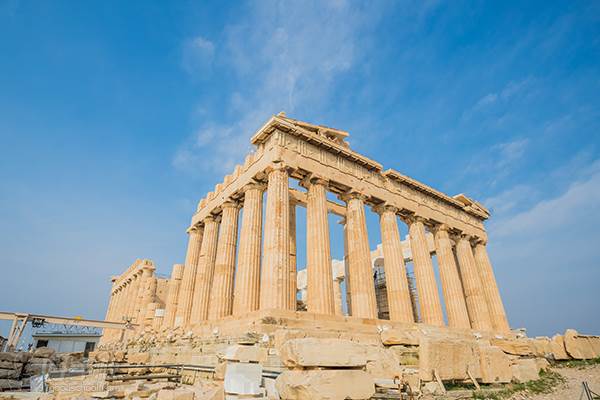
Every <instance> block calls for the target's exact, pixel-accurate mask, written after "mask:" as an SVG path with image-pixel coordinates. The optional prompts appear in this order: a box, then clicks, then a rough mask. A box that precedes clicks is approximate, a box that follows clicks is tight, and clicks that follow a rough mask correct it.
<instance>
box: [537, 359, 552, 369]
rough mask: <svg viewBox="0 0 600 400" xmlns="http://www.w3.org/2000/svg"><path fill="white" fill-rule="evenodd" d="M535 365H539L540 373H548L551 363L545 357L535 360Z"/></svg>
mask: <svg viewBox="0 0 600 400" xmlns="http://www.w3.org/2000/svg"><path fill="white" fill-rule="evenodd" d="M535 365H537V369H538V372H540V371H547V370H548V369H549V368H550V363H549V362H548V360H546V359H545V358H543V357H537V358H536V359H535Z"/></svg>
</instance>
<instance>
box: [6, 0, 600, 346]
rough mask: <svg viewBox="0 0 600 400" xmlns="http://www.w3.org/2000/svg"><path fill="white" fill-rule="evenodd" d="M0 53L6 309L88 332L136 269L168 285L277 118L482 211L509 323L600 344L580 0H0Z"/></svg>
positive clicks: (593, 139)
mask: <svg viewBox="0 0 600 400" xmlns="http://www.w3.org/2000/svg"><path fill="white" fill-rule="evenodd" d="M0 54H1V56H0V143H1V146H0V221H1V223H0V265H1V267H0V268H1V275H0V276H1V278H0V309H2V310H11V311H30V312H40V313H51V314H61V315H84V316H86V317H90V318H102V317H103V316H104V310H105V306H106V298H107V294H108V291H109V285H110V281H109V277H110V275H112V274H116V273H118V272H120V271H122V270H123V269H125V268H126V267H127V266H128V265H129V264H130V263H131V262H132V261H133V260H134V259H135V258H138V257H139V258H151V259H153V260H154V261H155V263H156V264H157V266H158V269H159V272H161V273H164V274H167V273H168V272H169V270H170V267H171V265H172V264H173V263H175V262H181V261H182V260H183V257H184V254H185V245H186V235H185V228H186V227H187V224H188V223H189V219H190V217H191V214H192V212H193V211H194V209H195V206H196V203H197V201H198V199H200V198H201V197H202V196H204V195H205V193H206V192H207V191H209V190H211V189H212V187H213V186H214V184H215V183H218V182H220V181H221V179H222V177H223V175H225V174H226V173H228V172H229V171H230V170H232V169H233V166H234V165H235V163H238V162H240V161H242V160H243V156H244V155H245V154H246V153H247V152H248V151H249V150H250V144H249V137H250V136H251V134H252V133H253V132H254V131H255V130H256V129H257V128H258V127H259V126H260V125H261V124H262V123H263V122H264V121H266V120H267V119H268V118H269V117H270V115H272V114H275V113H278V112H279V111H282V110H284V111H286V112H287V114H288V115H289V116H292V117H294V118H298V119H304V120H307V121H311V122H315V123H321V124H326V125H329V126H334V127H337V128H340V129H344V130H347V131H349V132H350V135H351V136H350V142H351V146H352V148H353V149H355V150H356V151H359V152H361V153H363V154H365V155H367V156H369V157H371V158H374V159H376V160H377V161H379V162H381V163H382V164H383V165H384V166H385V167H386V168H388V167H389V168H395V169H397V170H399V171H402V172H403V173H405V174H407V175H409V176H412V177H413V178H416V179H419V180H421V181H423V182H425V183H427V184H429V185H431V186H433V187H435V188H437V189H440V190H442V191H444V192H446V193H448V194H451V195H453V194H456V193H461V192H464V193H466V194H467V195H469V196H471V197H474V198H476V199H478V200H480V201H482V202H483V203H484V204H485V205H487V206H488V207H489V208H490V209H491V210H492V212H493V216H492V218H491V220H490V221H489V223H488V224H487V227H488V230H489V233H490V244H489V246H490V253H491V257H492V262H493V263H494V266H495V271H496V275H497V280H498V282H499V285H500V288H501V292H502V294H503V297H504V300H505V305H506V308H507V312H508V316H509V320H510V322H511V325H512V326H514V327H527V328H528V331H529V333H530V334H531V335H551V334H553V333H555V332H562V331H564V329H565V328H568V327H574V328H576V329H579V330H580V331H582V332H587V333H596V334H598V333H600V318H598V312H597V309H598V306H600V294H599V291H598V282H599V281H600V261H599V258H598V253H597V246H598V243H600V228H599V226H600V208H599V206H598V204H600V154H599V152H600V149H599V146H600V69H599V67H600V6H599V3H597V2H551V4H550V3H548V2H534V1H531V2H525V3H524V2H509V1H506V2H496V3H492V2H460V1H453V2H436V1H418V2H391V1H390V2H388V1H375V2H369V3H362V2H358V1H356V2H345V1H342V0H339V1H331V2H326V1H314V2H310V1H309V2H283V1H257V2H240V3H235V2H227V3H223V2H214V3H209V2H185V1H176V2H158V1H156V2H153V1H137V2H136V1H129V2H117V1H102V2H100V1H97V2H72V1H71V2H67V1H65V2H61V1H53V2H30V1H18V0H0ZM299 214H300V218H301V217H302V212H300V213H299ZM368 227H369V235H370V241H371V247H372V248H373V247H374V246H375V245H376V244H377V243H378V241H379V232H378V226H377V220H376V218H375V217H374V216H372V215H371V216H369V220H368ZM302 229H303V228H301V227H299V246H300V247H301V246H302V245H303V238H302V232H303V231H302ZM402 229H403V230H404V231H403V234H404V233H405V228H404V227H402ZM332 235H333V236H334V239H335V237H336V236H337V237H339V232H338V231H337V228H334V229H333V234H332ZM333 255H334V256H336V257H339V256H340V255H341V247H340V246H339V245H336V246H334V249H333ZM299 261H300V262H301V263H302V261H303V255H302V252H300V254H299ZM4 333H5V332H4Z"/></svg>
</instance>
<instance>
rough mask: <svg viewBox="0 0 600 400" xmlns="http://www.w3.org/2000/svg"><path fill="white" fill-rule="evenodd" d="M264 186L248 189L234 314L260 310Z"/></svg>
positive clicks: (249, 186)
mask: <svg viewBox="0 0 600 400" xmlns="http://www.w3.org/2000/svg"><path fill="white" fill-rule="evenodd" d="M263 191H264V187H263V186H262V185H259V184H251V185H248V186H247V187H246V188H245V192H244V211H243V212H242V227H241V232H240V246H239V250H238V269H237V272H236V275H235V288H234V292H235V294H234V296H233V314H234V315H240V314H244V313H247V312H250V311H255V310H258V307H259V304H260V244H261V238H262V206H263V204H262V203H263Z"/></svg>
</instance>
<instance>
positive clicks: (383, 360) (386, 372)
mask: <svg viewBox="0 0 600 400" xmlns="http://www.w3.org/2000/svg"><path fill="white" fill-rule="evenodd" d="M366 370H367V372H368V373H369V374H370V375H371V376H372V377H373V378H374V379H375V378H387V379H394V378H400V377H401V376H402V370H401V368H400V361H399V360H398V357H397V356H396V354H395V353H394V352H393V351H391V350H388V349H385V348H383V347H379V346H368V347H367V368H366Z"/></svg>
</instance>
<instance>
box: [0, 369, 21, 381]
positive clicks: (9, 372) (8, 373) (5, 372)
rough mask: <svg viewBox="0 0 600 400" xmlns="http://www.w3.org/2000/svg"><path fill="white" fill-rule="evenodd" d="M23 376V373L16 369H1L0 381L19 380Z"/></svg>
mask: <svg viewBox="0 0 600 400" xmlns="http://www.w3.org/2000/svg"><path fill="white" fill-rule="evenodd" d="M20 375H21V371H17V370H14V369H0V379H17V378H18V377H19V376H20Z"/></svg>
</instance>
